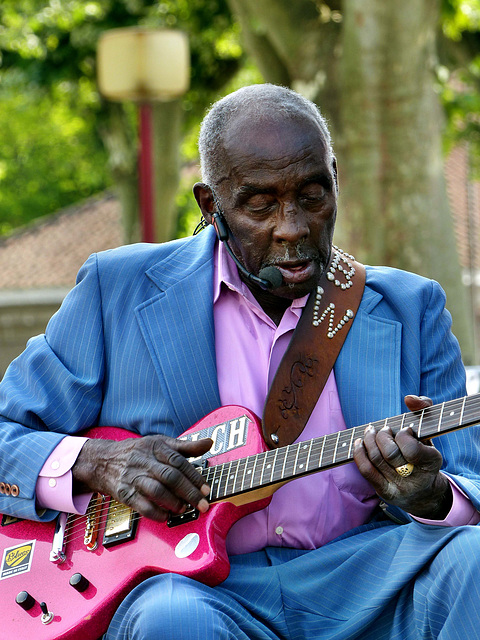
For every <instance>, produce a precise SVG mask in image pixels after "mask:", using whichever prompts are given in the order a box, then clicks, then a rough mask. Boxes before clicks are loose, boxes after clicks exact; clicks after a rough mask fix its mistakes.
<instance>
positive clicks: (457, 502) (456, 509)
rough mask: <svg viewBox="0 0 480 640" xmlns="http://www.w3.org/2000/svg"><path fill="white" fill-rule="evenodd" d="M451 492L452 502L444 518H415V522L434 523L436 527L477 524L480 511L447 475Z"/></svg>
mask: <svg viewBox="0 0 480 640" xmlns="http://www.w3.org/2000/svg"><path fill="white" fill-rule="evenodd" d="M447 479H448V481H449V482H450V486H451V487H452V492H453V502H452V507H451V509H450V511H449V512H448V514H447V516H446V518H445V519H444V520H427V519H425V518H416V517H415V516H412V518H414V519H415V520H417V522H422V523H423V524H434V525H437V527H438V526H439V527H460V526H462V525H465V524H477V523H478V522H480V513H479V512H478V511H477V510H476V509H475V507H474V506H473V504H472V503H471V501H470V498H469V497H468V496H467V495H466V494H465V493H464V492H463V491H462V490H461V489H460V487H459V486H458V485H457V484H456V483H455V482H454V481H453V480H452V478H449V477H448V476H447Z"/></svg>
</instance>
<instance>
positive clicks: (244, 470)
mask: <svg viewBox="0 0 480 640" xmlns="http://www.w3.org/2000/svg"><path fill="white" fill-rule="evenodd" d="M249 459H250V456H248V457H247V458H245V466H244V468H243V478H242V487H241V491H244V490H245V476H246V474H247V469H248V461H249Z"/></svg>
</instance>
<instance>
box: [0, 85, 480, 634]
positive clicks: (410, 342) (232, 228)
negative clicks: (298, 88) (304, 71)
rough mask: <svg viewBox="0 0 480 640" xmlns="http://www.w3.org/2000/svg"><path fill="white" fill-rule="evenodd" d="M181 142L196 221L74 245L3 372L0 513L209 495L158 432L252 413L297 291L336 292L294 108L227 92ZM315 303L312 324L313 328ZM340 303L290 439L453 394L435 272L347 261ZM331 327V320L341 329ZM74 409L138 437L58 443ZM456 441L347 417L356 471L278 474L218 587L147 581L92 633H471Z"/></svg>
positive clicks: (137, 504)
mask: <svg viewBox="0 0 480 640" xmlns="http://www.w3.org/2000/svg"><path fill="white" fill-rule="evenodd" d="M199 147H200V155H201V163H202V174H203V176H202V177H203V182H202V183H198V184H196V185H195V187H194V194H195V198H196V200H197V202H198V205H199V207H200V209H201V212H202V217H203V221H204V226H206V227H207V228H206V230H205V231H202V233H200V234H198V235H197V236H194V237H193V238H188V239H185V240H181V241H176V242H173V243H168V244H166V245H161V246H153V245H152V246H145V245H139V246H132V247H125V248H120V249H118V250H114V251H110V252H106V253H104V254H100V255H97V256H93V257H91V258H90V259H89V260H88V261H87V263H86V264H85V265H84V267H83V268H82V269H81V271H80V273H79V278H78V283H77V286H76V287H75V288H74V289H73V291H72V292H71V293H70V294H69V296H68V297H67V299H66V300H65V302H64V304H63V306H62V308H61V310H60V311H59V312H58V313H57V314H56V315H55V316H54V317H53V318H52V320H51V321H50V323H49V326H48V328H47V331H46V335H45V336H39V337H36V338H34V339H33V340H31V341H30V343H29V345H28V347H27V349H26V351H25V352H24V353H23V354H22V355H21V356H20V357H19V358H18V359H17V360H16V361H15V362H14V363H12V365H11V366H10V368H9V370H8V371H7V373H6V375H5V378H4V381H3V383H2V385H1V388H0V394H1V395H0V412H1V414H2V416H3V424H2V428H1V435H0V440H1V445H0V475H1V478H2V479H3V480H4V481H5V482H8V483H10V485H9V486H13V485H14V486H15V487H16V490H15V491H14V492H12V491H10V495H8V496H2V497H1V499H0V509H1V510H2V511H3V512H4V513H10V514H13V515H16V516H19V517H24V518H28V519H32V520H35V519H37V520H38V519H43V520H49V519H52V517H53V516H54V515H55V514H56V512H57V511H75V510H81V508H82V506H81V504H80V503H81V502H82V500H83V499H84V498H85V496H87V497H88V496H89V492H92V491H99V492H101V493H104V494H108V495H111V496H113V497H115V498H116V499H117V500H119V501H120V502H124V503H126V504H128V505H129V506H131V507H133V508H134V509H135V510H136V511H138V512H139V513H140V514H142V515H144V516H147V517H148V518H151V519H153V520H158V521H161V522H163V521H164V520H165V518H166V517H167V515H168V513H173V514H181V513H183V512H184V511H185V509H186V508H187V507H186V505H193V506H195V507H197V508H198V510H199V511H200V512H201V513H205V512H206V511H207V510H208V509H209V500H208V496H209V492H210V490H211V487H209V486H208V484H206V482H205V480H204V477H203V476H202V475H201V474H200V473H199V472H198V471H197V470H196V469H195V468H194V467H193V466H192V465H191V464H190V463H189V462H187V460H186V458H188V457H198V456H201V455H202V454H205V453H206V452H207V451H208V449H209V448H210V447H211V446H212V441H211V440H210V439H200V440H198V441H193V442H192V441H187V440H176V439H175V438H176V437H177V436H179V435H180V434H181V433H182V432H184V431H185V430H186V429H187V428H188V427H189V426H190V425H192V424H194V423H195V422H196V421H198V420H199V419H200V418H201V417H202V416H203V415H205V414H207V413H208V412H209V411H212V410H213V409H215V408H216V407H218V406H221V405H229V404H235V405H243V406H245V407H248V409H250V410H251V411H253V412H254V413H256V414H258V415H262V411H263V407H264V404H265V400H266V397H267V393H268V390H269V387H270V385H271V383H272V379H273V377H274V375H275V372H276V370H277V368H278V367H279V363H280V361H281V359H282V356H283V355H284V354H285V352H286V351H287V350H288V347H289V343H290V342H291V341H292V334H293V332H294V329H295V327H296V326H297V324H298V322H299V319H300V318H301V316H302V311H303V309H304V308H305V307H306V304H307V301H308V300H309V297H311V296H317V297H318V300H319V301H320V299H321V298H322V295H323V298H324V299H323V300H322V304H328V303H329V300H328V295H329V294H328V292H327V293H325V292H324V291H323V289H319V285H318V283H319V280H320V278H321V277H322V274H324V272H325V271H326V270H327V269H328V270H329V271H331V272H332V273H333V274H334V276H335V282H336V283H337V282H338V284H340V283H341V284H344V285H345V287H344V289H345V291H347V290H348V289H349V288H350V285H349V284H348V283H349V282H353V288H355V278H356V277H357V275H356V274H355V269H353V268H352V263H351V260H350V258H349V257H348V255H346V254H344V253H343V252H342V251H341V250H339V249H337V248H333V247H332V237H333V231H334V224H335V218H336V213H337V174H336V161H335V158H334V155H333V152H332V149H331V143H330V136H329V133H328V129H327V127H326V124H325V122H324V119H323V118H322V116H321V115H320V113H319V111H318V110H317V108H316V107H315V105H313V104H312V103H310V102H309V101H307V100H305V99H303V98H302V97H301V96H299V95H298V94H296V93H295V92H293V91H290V90H288V89H284V88H281V87H276V86H272V85H256V86H252V87H246V88H244V89H241V90H239V91H237V92H235V93H233V94H231V95H229V96H227V97H226V98H224V99H223V100H221V101H219V102H218V103H216V104H215V105H214V106H213V108H212V109H211V111H210V112H209V113H208V115H207V116H206V118H205V120H204V122H203V125H202V130H201V134H200V143H199ZM219 238H220V239H219ZM337 278H338V280H337ZM357 282H358V281H357ZM357 286H359V285H357ZM339 295H340V296H341V295H343V294H342V293H341V291H340V294H339ZM325 297H327V299H325ZM321 308H323V307H320V302H319V305H318V306H317V307H316V309H317V310H314V314H315V313H316V314H317V317H316V323H317V324H316V325H315V322H314V323H313V324H314V325H315V327H316V329H317V328H318V330H321V331H323V329H324V327H325V326H326V323H327V320H326V317H327V316H325V315H320V311H321ZM318 309H320V311H318ZM325 313H327V312H325ZM330 315H332V314H330ZM351 315H355V317H354V319H353V322H350V327H349V328H350V331H349V333H348V335H347V337H346V340H345V343H344V346H343V347H342V349H341V352H340V355H339V356H338V358H337V360H336V363H335V366H334V368H333V369H332V371H330V372H327V380H326V383H325V386H324V388H323V390H322V392H321V394H320V397H319V398H318V399H316V400H315V403H314V406H313V407H312V411H311V415H310V418H309V419H308V421H307V422H306V424H305V426H304V429H303V432H302V433H301V434H300V436H299V439H300V440H307V439H308V438H315V437H317V436H321V435H323V434H329V433H337V432H341V431H342V430H344V429H345V427H353V426H355V425H362V424H369V423H371V422H372V421H375V420H380V419H382V418H387V416H394V415H396V414H400V413H402V412H405V411H407V410H418V409H422V408H424V407H426V406H428V405H429V404H431V403H432V401H433V402H434V403H435V404H437V403H441V402H444V401H446V400H449V399H452V398H456V397H461V396H463V395H465V387H464V370H463V366H462V363H461V360H460V353H459V349H458V344H457V342H456V340H455V338H454V337H453V336H452V334H451V332H450V316H449V314H448V312H447V311H445V309H444V295H443V292H442V291H441V289H440V287H439V286H438V285H437V284H436V283H434V282H432V281H427V280H425V279H423V278H420V277H418V276H415V275H413V274H408V273H405V272H400V271H396V270H393V269H388V268H378V267H367V269H366V286H365V290H364V292H363V298H362V300H361V304H360V306H359V308H358V311H357V312H356V314H353V313H352V314H351ZM350 320H351V317H350V316H348V315H347V316H346V320H345V322H347V323H348V322H349V321H350ZM330 329H331V331H330V333H331V334H332V335H334V334H336V333H337V332H338V333H339V334H341V333H342V331H344V332H345V334H346V328H344V324H341V323H339V324H338V325H337V327H336V328H334V327H333V325H332V327H330ZM325 340H326V341H328V337H326V338H325ZM409 394H414V395H409ZM97 425H100V426H102V425H108V426H118V427H123V428H126V429H129V430H131V431H135V432H137V433H139V434H141V435H143V436H144V437H143V438H140V439H129V440H127V441H121V442H116V441H114V440H95V439H85V438H83V437H78V436H77V435H75V434H77V433H78V432H80V431H81V430H82V429H84V428H86V427H88V426H97ZM478 442H479V438H478V432H477V430H476V427H472V428H471V429H465V430H462V431H457V432H455V433H453V434H449V435H445V436H443V437H441V438H439V439H438V440H436V443H437V444H436V447H433V446H432V445H431V444H430V443H429V442H426V443H422V442H420V441H418V440H417V439H416V438H415V437H414V436H413V433H412V430H411V429H410V428H408V427H407V428H402V429H401V430H399V431H398V432H397V433H394V432H393V431H392V430H391V429H390V427H389V426H388V423H387V421H386V422H385V426H384V428H382V429H381V430H379V431H377V430H375V429H373V428H367V429H366V430H365V433H364V435H363V437H358V438H356V440H355V443H354V445H353V447H352V452H353V457H354V459H355V463H352V464H347V465H342V466H338V467H334V468H331V469H328V470H326V471H323V472H322V473H318V474H315V475H309V476H307V477H303V478H300V479H297V480H294V481H292V482H290V483H288V484H286V485H285V486H283V487H282V488H280V489H279V490H278V491H277V492H276V493H275V494H274V496H273V499H272V501H271V503H270V505H269V506H268V507H266V508H264V509H262V510H260V511H258V512H256V513H252V514H250V515H247V516H245V517H244V518H243V519H241V520H239V521H238V522H237V523H236V524H234V525H233V527H232V529H231V530H230V532H229V534H228V538H227V546H228V551H229V554H230V562H231V571H230V574H229V576H228V578H227V579H226V580H225V581H223V582H222V583H221V584H219V585H218V586H214V587H209V586H205V585H204V584H202V583H200V582H197V581H195V580H192V579H191V578H188V577H184V576H182V575H177V574H172V573H166V574H162V575H158V576H155V577H152V578H149V579H147V580H145V581H143V582H142V583H141V584H140V585H139V586H138V587H136V588H135V589H134V590H133V591H131V592H130V594H129V595H128V596H127V597H126V598H125V600H124V601H123V602H122V604H121V605H120V607H119V608H118V610H117V611H116V613H115V615H114V617H113V620H112V621H111V624H110V626H109V629H108V631H107V633H106V636H105V638H106V639H107V640H117V639H118V640H120V639H127V638H135V639H137V638H138V639H139V640H140V639H142V640H146V639H152V640H153V639H154V638H155V639H159V638H185V639H188V640H191V639H197V638H198V639H199V640H200V639H202V640H203V639H204V638H222V639H223V638H225V639H227V638H231V639H234V638H235V639H238V638H245V639H247V638H248V639H251V640H254V639H255V640H257V639H258V640H260V639H266V638H270V639H276V638H282V639H289V640H293V639H295V640H297V639H300V638H302V639H303V638H305V639H307V638H308V639H312V638H315V639H323V638H325V639H330V638H336V639H338V640H340V639H344V640H347V638H348V639H349V640H352V639H354V638H359V639H360V638H361V639H362V640H366V639H368V638H371V639H375V640H379V639H383V638H385V639H387V638H389V639H394V638H397V639H398V640H406V639H409V638H412V639H413V638H443V639H445V640H447V639H448V640H453V639H455V638H458V639H462V640H464V639H465V638H473V637H475V636H476V633H477V628H478V623H479V622H480V617H479V614H478V613H477V612H478V605H479V602H480V599H479V595H480V589H479V587H478V580H476V576H477V575H478V563H479V560H478V558H480V538H479V530H478V528H476V527H475V526H472V525H475V524H477V522H478V521H479V515H478V511H477V509H478V508H480V474H479V470H480V466H479V463H480V451H479V447H478ZM52 461H53V462H52ZM52 469H55V473H53V472H52ZM52 476H54V478H55V481H54V482H53V483H52V482H51V479H52ZM51 485H53V486H54V487H55V489H54V490H52V488H51ZM60 485H61V487H62V488H61V490H60V489H59V487H60ZM13 494H15V495H13ZM380 506H382V507H384V508H383V510H382V509H380V508H379V507H380ZM385 511H386V513H387V515H385ZM389 515H390V516H391V517H388V516H389ZM392 518H394V520H392Z"/></svg>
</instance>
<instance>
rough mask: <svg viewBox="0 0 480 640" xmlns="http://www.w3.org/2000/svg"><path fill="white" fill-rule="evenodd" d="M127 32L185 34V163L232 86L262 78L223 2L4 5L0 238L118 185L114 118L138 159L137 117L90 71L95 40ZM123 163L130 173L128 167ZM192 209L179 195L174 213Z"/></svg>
mask: <svg viewBox="0 0 480 640" xmlns="http://www.w3.org/2000/svg"><path fill="white" fill-rule="evenodd" d="M132 25H144V26H155V27H169V28H180V29H184V30H185V31H186V32H187V33H188V34H189V40H190V49H191V64H192V69H191V86H190V90H189V91H188V93H187V94H186V95H185V97H184V98H183V100H182V109H183V134H184V136H183V142H182V160H183V162H186V163H188V162H192V161H194V160H195V158H196V136H197V132H198V125H199V121H200V119H201V116H202V114H203V112H204V111H205V109H206V107H207V106H208V105H209V104H210V103H211V102H212V101H213V100H215V99H216V97H217V95H220V92H221V91H222V89H223V88H224V87H225V86H226V85H228V83H229V82H230V81H232V79H233V78H235V77H236V78H237V84H238V83H249V82H253V81H259V80H260V79H261V78H260V76H259V74H258V72H257V71H256V70H255V69H254V68H252V65H248V64H246V57H245V54H244V52H243V49H242V46H241V44H240V28H239V25H238V24H237V23H236V22H235V21H234V20H233V18H232V16H231V13H230V11H229V9H228V6H227V4H226V2H225V0H166V1H164V2H154V1H152V0H87V1H86V2H85V1H84V0H51V1H50V2H44V1H41V0H3V1H2V3H1V5H0V92H1V93H0V100H1V102H0V105H1V106H0V130H1V131H2V132H3V133H2V144H1V145H0V234H2V233H6V232H8V231H10V230H11V229H13V228H15V227H18V226H21V225H23V224H25V223H27V222H29V221H30V220H32V219H34V218H36V217H39V216H43V215H45V214H47V213H50V212H53V211H55V210H56V209H58V208H60V207H63V206H65V205H68V204H70V203H73V202H76V201H78V200H79V199H81V198H84V197H85V196H88V195H90V194H93V193H96V192H98V191H100V190H102V189H104V188H106V187H109V186H111V185H112V184H113V183H115V182H116V181H117V177H118V176H117V175H116V168H117V167H118V165H120V164H121V162H122V161H121V160H120V161H117V160H116V158H115V157H112V156H114V155H115V154H114V153H112V150H111V148H110V149H109V148H108V139H109V138H108V135H109V133H108V131H106V129H107V128H108V126H109V121H110V122H111V118H112V110H113V111H116V112H117V114H116V116H117V118H121V126H122V127H123V128H124V129H128V130H127V131H124V136H125V138H126V140H127V142H128V144H129V145H130V146H131V158H133V159H134V158H135V157H136V140H137V136H136V126H137V124H136V115H135V112H134V109H133V108H132V106H131V105H121V106H119V105H113V106H112V105H107V104H105V102H104V101H103V100H102V98H101V97H100V96H99V95H98V92H97V88H96V71H95V56H96V46H97V41H98V38H99V36H100V34H101V33H102V32H103V31H105V30H107V29H113V28H117V27H126V26H132ZM232 86H233V85H232ZM239 86H240V85H239ZM119 109H120V110H121V111H122V113H121V115H120V116H119V114H118V110H119ZM124 161H125V160H124ZM126 162H127V164H128V167H127V171H131V170H132V166H131V159H128V160H127V161H126ZM112 164H113V166H112ZM189 201H190V202H189ZM193 207H194V203H193V202H191V198H186V194H185V193H181V194H180V195H179V208H180V213H181V214H183V215H187V214H188V212H189V211H193ZM187 226H188V225H187ZM181 228H183V229H185V228H186V225H185V223H184V222H182V223H181Z"/></svg>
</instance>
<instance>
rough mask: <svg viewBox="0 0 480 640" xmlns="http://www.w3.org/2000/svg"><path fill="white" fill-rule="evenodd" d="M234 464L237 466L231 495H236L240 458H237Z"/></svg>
mask: <svg viewBox="0 0 480 640" xmlns="http://www.w3.org/2000/svg"><path fill="white" fill-rule="evenodd" d="M236 464H237V470H236V471H235V478H234V479H233V486H232V491H233V493H238V489H237V478H238V470H239V469H240V465H241V464H242V458H239V459H238V460H237V461H236Z"/></svg>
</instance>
